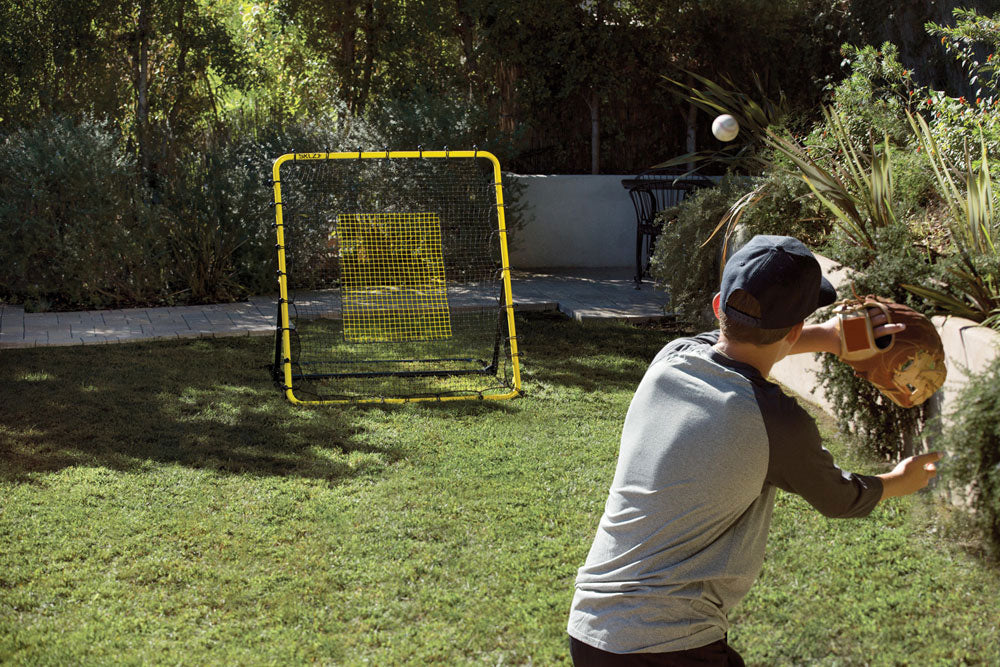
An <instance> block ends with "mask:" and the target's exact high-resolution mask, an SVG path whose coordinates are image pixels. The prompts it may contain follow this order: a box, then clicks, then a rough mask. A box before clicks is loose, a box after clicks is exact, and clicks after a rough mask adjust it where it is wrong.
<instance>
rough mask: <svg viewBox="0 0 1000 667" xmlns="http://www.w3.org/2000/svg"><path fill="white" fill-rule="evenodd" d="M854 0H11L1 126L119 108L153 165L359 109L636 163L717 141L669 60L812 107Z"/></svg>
mask: <svg viewBox="0 0 1000 667" xmlns="http://www.w3.org/2000/svg"><path fill="white" fill-rule="evenodd" d="M854 4H858V3H854V2H850V3H843V2H834V1H833V0H781V1H779V0H553V1H551V2H538V1H537V0H502V1H501V0H445V1H431V0H260V1H250V0H155V1H154V0H80V1H79V2H73V3H67V2H63V1H62V0H0V56H2V57H0V133H8V132H10V131H12V130H13V129H16V128H20V127H25V126H30V125H31V124H33V123H35V122H37V121H39V120H40V119H44V118H46V117H49V116H52V115H65V116H70V117H77V116H84V115H89V116H95V117H98V118H107V119H109V120H111V121H112V123H113V124H114V125H115V126H116V127H117V128H118V129H119V131H120V132H121V133H122V136H123V137H124V138H125V139H126V141H127V142H128V144H129V145H130V146H132V148H133V150H134V151H135V152H136V155H137V156H138V158H139V160H138V163H139V164H140V165H142V168H143V169H144V170H145V171H146V172H148V173H153V172H155V171H156V169H157V165H158V164H159V163H161V162H163V161H166V160H169V159H171V155H172V154H179V153H183V152H184V150H185V146H186V145H188V144H189V143H190V142H192V141H199V140H201V139H200V138H203V137H204V136H206V133H207V134H211V133H212V132H215V131H218V130H222V129H225V128H228V127H230V126H232V125H233V123H234V122H235V121H234V118H239V119H247V118H250V119H253V121H252V122H254V123H258V124H259V123H262V122H287V121H289V120H295V119H303V118H321V117H345V116H349V117H352V118H365V119H366V120H367V121H368V122H373V123H377V124H379V125H380V126H382V127H384V128H386V131H385V132H384V134H386V135H387V136H389V137H391V138H392V139H393V141H399V142H406V143H407V144H410V145H412V144H416V143H422V144H424V145H425V146H428V147H430V146H440V145H448V144H450V145H452V146H454V147H457V146H459V145H470V144H473V143H477V144H478V145H479V146H480V147H491V148H494V149H496V150H499V151H500V152H501V153H503V155H504V157H505V160H506V164H507V165H508V167H509V168H512V169H516V170H522V171H528V172H531V171H536V172H538V171H543V172H544V171H547V172H557V173H558V172H562V173H580V172H590V171H594V172H598V171H600V172H604V173H629V172H632V171H636V170H638V169H641V168H644V167H647V166H650V165H652V164H655V163H657V162H660V161H663V160H664V159H667V158H669V157H671V156H673V155H676V154H679V153H682V152H686V151H687V149H688V148H689V146H687V144H688V143H689V142H690V141H692V140H693V141H695V142H700V143H709V142H711V141H713V140H712V139H711V135H710V133H709V131H708V126H709V125H710V120H711V119H709V118H702V117H698V116H696V115H694V114H693V113H692V110H691V108H690V107H688V106H686V105H685V104H684V103H683V102H682V101H681V100H678V99H676V98H674V97H672V96H671V94H670V92H669V90H668V89H667V88H666V87H665V86H664V85H663V79H662V75H665V74H666V75H671V76H678V73H679V72H682V71H691V72H695V73H698V74H702V75H706V76H709V77H713V78H722V77H725V78H728V79H730V80H732V81H733V82H734V84H736V85H745V86H747V88H748V89H749V88H750V87H751V86H750V82H751V80H752V77H754V76H756V77H758V78H759V79H760V80H761V81H763V82H764V85H765V87H766V88H768V89H769V90H771V91H772V92H774V93H777V91H779V90H780V91H782V92H783V93H784V94H786V95H787V96H788V98H789V100H790V101H791V103H792V107H793V108H798V109H808V108H813V107H814V103H815V101H816V100H817V98H818V97H819V96H820V95H821V94H822V91H823V87H824V85H825V84H826V83H827V80H828V79H829V78H830V77H834V76H837V75H839V60H840V58H839V55H838V49H839V46H840V44H841V43H842V42H844V41H847V40H849V39H851V38H852V37H856V36H858V35H859V34H860V33H859V32H857V25H855V23H852V21H853V20H854V18H853V17H854V14H852V7H853V5H854ZM869 13H870V12H869ZM395 147H400V148H402V147H405V146H404V145H402V144H400V145H399V146H395ZM352 148H353V147H352Z"/></svg>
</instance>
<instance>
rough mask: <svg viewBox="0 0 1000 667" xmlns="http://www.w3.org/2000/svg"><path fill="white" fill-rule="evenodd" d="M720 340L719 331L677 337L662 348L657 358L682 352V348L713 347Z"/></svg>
mask: <svg viewBox="0 0 1000 667" xmlns="http://www.w3.org/2000/svg"><path fill="white" fill-rule="evenodd" d="M718 342H719V331H718V330H715V331H706V332H705V333H700V334H698V335H697V336H691V337H689V338H675V339H674V340H672V341H670V342H669V343H667V344H666V345H665V346H664V347H663V349H662V350H660V352H659V353H658V354H657V355H656V358H657V359H659V358H660V357H662V356H664V355H667V354H672V353H674V352H680V351H682V350H688V349H691V348H696V347H712V346H713V345H715V344H716V343H718Z"/></svg>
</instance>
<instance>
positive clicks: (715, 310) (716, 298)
mask: <svg viewBox="0 0 1000 667" xmlns="http://www.w3.org/2000/svg"><path fill="white" fill-rule="evenodd" d="M721 296H722V294H721V293H720V292H716V293H715V296H713V297H712V312H713V313H715V319H719V298H720V297H721Z"/></svg>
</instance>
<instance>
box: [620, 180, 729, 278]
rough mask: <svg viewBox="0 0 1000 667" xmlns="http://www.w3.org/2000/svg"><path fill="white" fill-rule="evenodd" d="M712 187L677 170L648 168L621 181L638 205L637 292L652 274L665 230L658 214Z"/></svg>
mask: <svg viewBox="0 0 1000 667" xmlns="http://www.w3.org/2000/svg"><path fill="white" fill-rule="evenodd" d="M713 185H715V182H714V181H713V180H712V179H710V178H707V177H705V176H699V175H685V172H682V171H678V170H676V169H647V170H645V171H643V172H640V173H639V174H637V175H636V176H634V177H632V178H626V179H623V180H622V187H624V188H625V189H626V190H628V192H629V196H630V197H631V198H632V205H633V206H635V218H636V229H635V287H636V289H639V286H640V285H641V284H642V278H643V276H645V275H646V274H647V273H648V271H649V263H650V259H651V258H652V256H653V247H654V245H655V243H656V237H657V236H659V234H660V231H661V229H662V225H663V223H662V221H660V220H658V219H657V213H659V212H660V211H663V210H666V209H668V208H672V207H674V206H677V205H678V204H680V203H681V202H682V201H683V200H684V198H685V197H686V196H687V195H689V194H690V193H692V192H694V191H695V190H698V189H699V188H704V187H710V186H713Z"/></svg>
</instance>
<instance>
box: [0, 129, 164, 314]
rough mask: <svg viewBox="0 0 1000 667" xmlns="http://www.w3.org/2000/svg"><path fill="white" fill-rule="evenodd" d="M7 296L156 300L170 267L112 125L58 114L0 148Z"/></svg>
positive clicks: (95, 301) (42, 304) (34, 304)
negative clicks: (73, 118)
mask: <svg viewBox="0 0 1000 667" xmlns="http://www.w3.org/2000/svg"><path fill="white" fill-rule="evenodd" d="M0 232H2V234H3V238H4V243H3V244H2V245H0V264H2V265H3V266H4V273H5V280H4V282H3V286H2V288H0V289H2V291H3V293H2V297H3V298H5V299H13V300H15V301H19V302H23V303H25V305H26V306H27V307H28V308H38V309H43V310H44V309H48V308H52V307H67V306H70V305H73V306H84V307H93V308H96V307H106V306H114V305H125V304H130V303H137V302H140V301H145V300H149V299H153V298H155V297H156V295H157V294H158V292H159V289H160V285H162V283H163V279H164V274H165V272H166V271H167V270H168V267H169V265H170V260H169V257H168V253H167V252H166V248H165V247H164V246H163V245H162V244H160V243H158V241H157V239H158V237H159V236H160V228H159V225H158V221H157V220H156V218H155V216H152V215H150V211H149V209H148V207H147V206H146V205H145V204H144V203H143V200H142V197H141V193H140V191H139V188H138V186H137V172H136V165H135V161H134V160H133V159H132V157H131V156H129V155H128V154H127V153H126V152H125V151H124V150H123V149H122V147H121V144H120V138H119V137H118V136H117V134H116V133H115V132H114V131H113V130H112V129H110V125H109V124H107V123H103V122H99V121H96V120H93V119H90V118H85V119H83V120H80V121H78V122H74V121H72V120H70V119H67V118H59V117H54V118H51V119H49V120H47V121H45V122H43V123H40V124H39V125H37V126H35V127H33V128H30V129H27V130H22V131H19V132H16V133H14V134H12V135H11V136H8V137H7V138H6V140H5V141H4V142H3V144H2V145H0Z"/></svg>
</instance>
